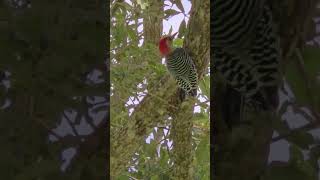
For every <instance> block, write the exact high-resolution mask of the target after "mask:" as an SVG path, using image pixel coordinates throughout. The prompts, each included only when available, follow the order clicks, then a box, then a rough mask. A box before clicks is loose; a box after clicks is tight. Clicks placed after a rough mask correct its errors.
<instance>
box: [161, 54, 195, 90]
mask: <svg viewBox="0 0 320 180" xmlns="http://www.w3.org/2000/svg"><path fill="white" fill-rule="evenodd" d="M165 58H166V65H167V68H168V71H169V72H170V74H171V75H172V76H173V77H174V78H175V79H176V81H177V83H178V86H179V87H180V88H181V89H183V90H184V91H185V92H186V93H187V94H188V95H191V96H196V95H197V87H198V75H197V71H196V68H195V65H194V63H193V61H192V59H191V57H190V56H189V54H188V53H187V52H186V50H185V49H183V48H176V49H174V50H173V51H172V52H170V53H169V54H168V55H167V56H166V57H165Z"/></svg>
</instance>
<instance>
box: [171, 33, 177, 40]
mask: <svg viewBox="0 0 320 180" xmlns="http://www.w3.org/2000/svg"><path fill="white" fill-rule="evenodd" d="M177 34H178V32H176V33H174V34H172V35H171V36H170V39H174V38H175V36H176V35H177Z"/></svg>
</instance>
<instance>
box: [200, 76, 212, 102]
mask: <svg viewBox="0 0 320 180" xmlns="http://www.w3.org/2000/svg"><path fill="white" fill-rule="evenodd" d="M199 86H200V89H201V92H202V93H203V94H204V95H205V96H207V97H208V99H210V76H204V77H203V78H202V80H201V81H200V84H199Z"/></svg>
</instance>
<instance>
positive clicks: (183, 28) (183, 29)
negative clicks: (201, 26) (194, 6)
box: [178, 20, 187, 38]
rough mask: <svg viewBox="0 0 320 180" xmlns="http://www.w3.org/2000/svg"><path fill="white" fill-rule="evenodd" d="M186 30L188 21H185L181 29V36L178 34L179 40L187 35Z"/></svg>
mask: <svg viewBox="0 0 320 180" xmlns="http://www.w3.org/2000/svg"><path fill="white" fill-rule="evenodd" d="M186 28H187V24H186V21H185V20H183V21H182V22H181V24H180V27H179V34H178V37H179V38H181V37H182V36H183V35H184V34H185V31H186Z"/></svg>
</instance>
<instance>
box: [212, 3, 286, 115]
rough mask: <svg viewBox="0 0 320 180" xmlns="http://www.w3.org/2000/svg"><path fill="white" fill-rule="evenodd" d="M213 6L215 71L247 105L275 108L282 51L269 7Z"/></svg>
mask: <svg viewBox="0 0 320 180" xmlns="http://www.w3.org/2000/svg"><path fill="white" fill-rule="evenodd" d="M213 4H214V11H213V21H212V24H211V25H212V28H213V29H212V32H213V34H212V35H213V37H212V39H213V42H211V43H212V46H213V58H214V67H215V69H216V70H218V71H219V72H220V73H221V74H222V76H223V77H224V78H225V79H226V81H227V82H228V83H229V84H230V85H231V86H232V87H233V88H234V89H235V90H237V91H239V92H240V93H241V94H242V95H243V96H244V98H245V102H247V103H249V104H253V105H254V106H256V105H258V106H259V107H261V108H262V109H271V108H272V109H274V108H276V106H277V103H278V102H277V101H278V100H277V99H278V97H277V89H278V88H277V87H278V82H279V77H280V76H279V75H280V74H279V58H280V48H279V41H278V36H277V34H276V32H275V29H274V26H273V23H274V22H273V20H272V14H271V11H270V9H269V7H268V5H267V4H266V3H265V2H264V1H256V0H244V1H234V0H216V1H214V2H213ZM227 9H228V11H227Z"/></svg>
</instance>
